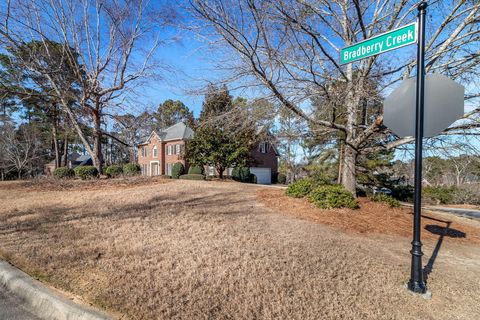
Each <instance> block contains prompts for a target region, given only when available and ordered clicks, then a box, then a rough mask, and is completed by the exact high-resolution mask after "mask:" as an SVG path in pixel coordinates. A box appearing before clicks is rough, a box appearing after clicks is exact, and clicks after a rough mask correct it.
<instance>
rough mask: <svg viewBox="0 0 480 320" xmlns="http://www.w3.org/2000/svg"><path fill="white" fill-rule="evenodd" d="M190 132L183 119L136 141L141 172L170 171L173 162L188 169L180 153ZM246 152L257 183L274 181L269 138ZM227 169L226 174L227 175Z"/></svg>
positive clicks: (275, 164) (275, 169)
mask: <svg viewBox="0 0 480 320" xmlns="http://www.w3.org/2000/svg"><path fill="white" fill-rule="evenodd" d="M261 130H263V129H261ZM258 132H260V130H259V131H258ZM193 135H194V132H193V130H192V129H191V128H189V127H187V126H186V125H185V124H184V123H183V122H179V123H177V124H175V125H173V126H171V127H169V128H167V129H165V130H162V131H159V132H156V131H153V132H152V133H151V134H150V136H149V137H148V139H147V140H146V141H145V142H144V143H141V144H139V145H138V164H139V165H140V167H141V169H142V174H143V175H147V176H156V175H171V174H172V167H173V165H174V164H175V163H177V162H180V163H182V164H183V165H184V167H185V168H186V170H188V162H187V161H186V160H185V159H184V158H183V157H182V154H183V152H184V150H185V148H186V147H188V140H189V139H190V138H192V137H193ZM250 155H251V158H252V161H251V164H250V172H251V173H253V174H255V175H256V176H257V183H260V184H271V183H272V181H275V180H276V177H277V174H278V152H277V149H276V148H275V146H274V145H273V144H272V143H271V142H267V141H259V142H258V143H257V144H256V145H255V147H254V148H253V149H252V150H251V151H250ZM231 170H232V169H231V168H229V169H227V170H226V172H225V173H226V175H230V174H231ZM206 174H207V175H215V174H216V172H215V169H214V168H207V170H206Z"/></svg>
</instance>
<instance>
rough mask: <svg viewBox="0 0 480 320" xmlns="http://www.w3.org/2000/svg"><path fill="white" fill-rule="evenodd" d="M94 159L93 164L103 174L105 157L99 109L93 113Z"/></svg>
mask: <svg viewBox="0 0 480 320" xmlns="http://www.w3.org/2000/svg"><path fill="white" fill-rule="evenodd" d="M92 115H93V122H94V124H93V158H92V162H93V165H94V166H95V168H97V170H98V173H99V174H102V173H103V155H102V128H101V125H102V121H101V120H102V119H101V115H100V111H99V108H98V107H97V108H96V110H95V111H94V112H93V114H92Z"/></svg>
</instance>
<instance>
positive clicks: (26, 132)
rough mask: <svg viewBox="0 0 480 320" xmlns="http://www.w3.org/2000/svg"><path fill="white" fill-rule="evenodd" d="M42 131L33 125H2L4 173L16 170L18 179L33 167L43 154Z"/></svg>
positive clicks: (0, 139) (1, 144)
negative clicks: (17, 126)
mask: <svg viewBox="0 0 480 320" xmlns="http://www.w3.org/2000/svg"><path fill="white" fill-rule="evenodd" d="M41 144H42V143H41V140H40V133H39V131H38V130H37V128H36V127H35V126H33V125H29V124H24V125H22V126H20V127H19V128H18V129H16V128H15V126H13V125H11V124H7V125H4V126H2V130H1V135H0V146H1V150H2V159H1V162H2V166H3V168H2V179H3V174H4V173H8V172H9V171H12V170H14V171H16V172H17V176H18V179H21V178H22V174H24V173H26V171H28V169H31V168H32V167H33V166H34V164H35V162H36V161H38V160H39V158H40V157H41V156H42V155H41V154H40V151H41Z"/></svg>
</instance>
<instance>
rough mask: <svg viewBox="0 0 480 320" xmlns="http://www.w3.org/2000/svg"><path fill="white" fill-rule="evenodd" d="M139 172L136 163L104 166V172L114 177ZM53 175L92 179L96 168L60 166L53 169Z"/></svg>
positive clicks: (94, 176)
mask: <svg viewBox="0 0 480 320" xmlns="http://www.w3.org/2000/svg"><path fill="white" fill-rule="evenodd" d="M140 172H141V169H140V165H138V164H136V163H127V164H124V165H123V166H121V165H112V166H108V167H106V168H105V174H106V175H107V176H108V177H111V178H114V177H118V176H120V175H122V174H123V175H127V176H134V175H137V174H139V173H140ZM53 176H54V177H55V178H58V179H68V178H73V177H74V176H77V177H79V178H80V179H83V180H85V179H93V178H97V177H98V170H97V168H95V167H94V166H78V167H76V168H75V169H70V168H68V167H60V168H57V169H55V170H54V171H53Z"/></svg>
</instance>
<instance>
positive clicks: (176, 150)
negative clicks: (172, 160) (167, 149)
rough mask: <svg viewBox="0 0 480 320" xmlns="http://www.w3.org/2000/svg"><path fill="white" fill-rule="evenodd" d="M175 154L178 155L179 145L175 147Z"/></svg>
mask: <svg viewBox="0 0 480 320" xmlns="http://www.w3.org/2000/svg"><path fill="white" fill-rule="evenodd" d="M175 154H180V145H179V144H176V145H175Z"/></svg>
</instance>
